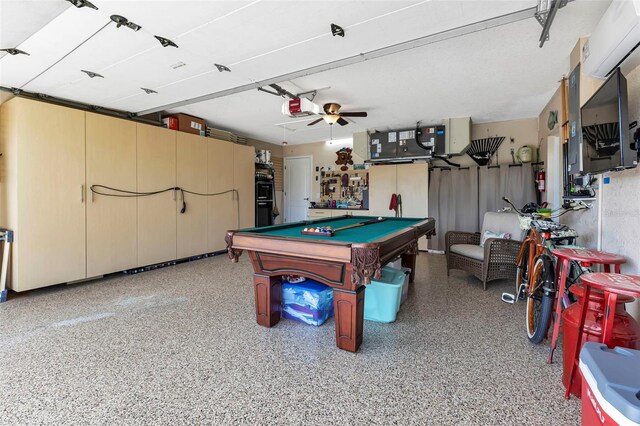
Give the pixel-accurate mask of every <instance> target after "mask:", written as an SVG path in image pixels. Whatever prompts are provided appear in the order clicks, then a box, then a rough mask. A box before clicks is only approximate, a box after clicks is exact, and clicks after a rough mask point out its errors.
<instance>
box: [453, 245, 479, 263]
mask: <svg viewBox="0 0 640 426" xmlns="http://www.w3.org/2000/svg"><path fill="white" fill-rule="evenodd" d="M450 250H451V252H452V253H455V254H459V255H461V256H465V257H470V258H472V259H476V260H484V248H482V247H480V246H477V245H475V244H454V245H452V246H451V248H450Z"/></svg>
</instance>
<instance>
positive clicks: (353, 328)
mask: <svg viewBox="0 0 640 426" xmlns="http://www.w3.org/2000/svg"><path fill="white" fill-rule="evenodd" d="M333 309H334V312H335V318H336V346H337V347H339V348H340V349H344V350H345V351H349V352H356V351H357V350H358V348H359V347H360V344H361V343H362V323H363V322H364V286H360V287H359V288H358V289H357V290H356V291H347V290H338V289H334V290H333Z"/></svg>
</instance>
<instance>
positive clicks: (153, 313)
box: [0, 253, 580, 425]
mask: <svg viewBox="0 0 640 426" xmlns="http://www.w3.org/2000/svg"><path fill="white" fill-rule="evenodd" d="M417 269H418V271H417V276H416V282H415V284H414V287H413V288H412V289H411V290H410V298H409V301H408V302H407V303H406V304H405V305H404V306H403V308H402V310H401V311H400V313H399V314H398V320H397V321H396V322H395V323H393V324H378V323H373V322H369V321H366V322H365V325H364V343H363V345H362V347H361V348H360V351H359V352H358V353H357V354H352V353H348V352H345V351H341V350H339V349H337V348H336V347H335V336H334V327H333V326H334V323H333V320H330V321H328V322H327V323H326V324H325V325H323V326H322V327H319V328H315V327H311V326H307V325H304V324H301V323H297V322H293V321H290V320H285V319H283V320H281V321H280V323H279V324H278V325H277V326H276V327H274V328H272V329H266V328H263V327H260V326H258V325H257V324H256V323H255V314H254V307H253V289H252V283H251V279H250V275H251V267H250V264H249V262H248V261H247V257H246V254H245V255H243V256H242V257H241V262H240V263H239V264H232V263H231V262H230V261H229V260H228V259H227V258H226V256H218V257H214V258H208V259H203V260H199V261H195V262H191V263H186V264H181V265H177V266H174V267H170V268H165V269H158V270H154V271H150V272H145V273H142V274H138V275H133V276H126V275H119V276H115V277H110V278H108V279H104V280H101V281H96V282H92V283H86V284H79V285H73V286H58V287H54V288H50V289H44V290H39V291H34V292H31V293H30V294H29V295H27V296H24V297H18V298H14V299H13V300H10V301H9V302H8V303H5V304H3V305H0V360H1V361H0V362H1V364H0V366H1V368H0V401H2V402H1V403H0V423H2V424H141V425H142V424H144V425H148V424H215V425H227V424H229V425H232V424H247V425H253V424H260V425H262V424H264V425H267V424H279V425H289V424H291V425H301V424H309V425H320V424H344V425H355V424H363V425H364V424H367V425H427V424H438V425H449V424H477V425H495V424H508V425H521V424H527V425H533V424H552V423H553V424H579V420H580V404H579V401H578V400H577V399H575V398H572V399H571V400H569V401H566V400H565V399H564V398H563V394H564V392H563V391H564V389H563V387H562V384H561V382H560V378H561V374H562V366H561V364H560V361H561V356H562V352H561V350H559V351H557V356H556V360H557V361H556V363H555V364H554V365H547V364H546V355H547V349H548V345H547V344H543V345H540V346H534V345H532V344H530V343H529V342H528V341H527V339H526V337H525V335H524V326H523V321H524V312H523V310H524V305H523V304H519V305H515V306H511V305H506V304H504V303H502V302H501V301H500V293H501V292H502V291H511V290H512V288H511V284H510V283H509V282H507V281H497V282H493V283H490V285H489V288H488V290H487V291H486V292H485V291H482V285H481V283H480V282H479V281H478V280H477V279H475V278H473V277H471V276H469V275H467V274H466V273H464V272H462V271H453V272H452V276H451V277H447V276H446V271H445V259H444V256H441V255H427V254H424V253H422V254H421V255H420V256H418V268H417Z"/></svg>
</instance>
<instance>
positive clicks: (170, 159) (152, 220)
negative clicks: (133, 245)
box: [136, 124, 178, 266]
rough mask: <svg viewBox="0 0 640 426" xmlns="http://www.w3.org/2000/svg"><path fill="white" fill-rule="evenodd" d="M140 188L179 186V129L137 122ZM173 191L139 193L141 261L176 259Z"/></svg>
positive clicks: (138, 181)
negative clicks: (177, 161) (177, 172)
mask: <svg viewBox="0 0 640 426" xmlns="http://www.w3.org/2000/svg"><path fill="white" fill-rule="evenodd" d="M136 130H137V160H138V167H137V185H138V192H153V191H161V190H164V189H168V188H174V187H175V186H176V133H177V132H176V131H173V130H168V129H164V128H161V127H154V126H149V125H146V124H136ZM177 196H178V194H176V192H174V191H173V190H171V191H166V192H162V193H160V194H155V195H149V196H145V197H138V198H137V202H138V224H137V226H138V265H139V266H146V265H152V264H154V263H161V262H166V261H171V260H175V259H176V255H177V254H176V240H177V234H176V200H177Z"/></svg>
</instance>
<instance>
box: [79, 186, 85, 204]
mask: <svg viewBox="0 0 640 426" xmlns="http://www.w3.org/2000/svg"><path fill="white" fill-rule="evenodd" d="M80 202H81V203H84V184H82V185H80Z"/></svg>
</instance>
